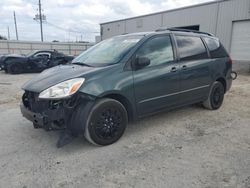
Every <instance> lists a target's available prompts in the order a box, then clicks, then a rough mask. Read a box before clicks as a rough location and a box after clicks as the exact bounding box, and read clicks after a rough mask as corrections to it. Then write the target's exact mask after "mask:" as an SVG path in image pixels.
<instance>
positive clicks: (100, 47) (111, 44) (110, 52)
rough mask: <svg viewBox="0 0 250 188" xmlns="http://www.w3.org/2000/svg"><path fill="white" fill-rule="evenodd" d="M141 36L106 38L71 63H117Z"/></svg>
mask: <svg viewBox="0 0 250 188" xmlns="http://www.w3.org/2000/svg"><path fill="white" fill-rule="evenodd" d="M142 37H143V36H142V35H134V36H118V37H113V38H110V39H107V40H105V41H103V42H100V43H99V44H97V45H95V46H93V47H91V48H89V49H88V50H86V51H85V52H83V53H82V54H80V55H79V56H78V57H76V58H75V59H74V60H73V62H72V63H78V64H81V63H82V64H85V65H89V66H107V65H111V64H115V63H118V62H119V61H120V60H121V59H122V58H123V57H124V56H125V55H126V54H127V53H128V52H129V51H130V50H131V49H132V48H133V47H134V46H135V44H136V43H137V42H138V41H139V40H140V39H141V38H142Z"/></svg>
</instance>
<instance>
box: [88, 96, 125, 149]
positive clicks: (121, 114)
mask: <svg viewBox="0 0 250 188" xmlns="http://www.w3.org/2000/svg"><path fill="white" fill-rule="evenodd" d="M127 124H128V115H127V111H126V109H125V107H124V106H123V105H122V104H121V103H120V102H118V101H116V100H113V99H101V100H99V101H97V103H96V104H95V105H94V106H93V107H92V109H91V110H90V113H89V115H88V119H87V122H86V126H85V131H84V135H85V138H86V139H87V140H88V141H89V142H90V143H93V144H95V145H101V146H105V145H109V144H113V143H115V142H116V141H117V140H119V139H120V138H121V136H122V135H123V133H124V131H125V129H126V126H127Z"/></svg>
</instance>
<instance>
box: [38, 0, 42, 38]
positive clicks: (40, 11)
mask: <svg viewBox="0 0 250 188" xmlns="http://www.w3.org/2000/svg"><path fill="white" fill-rule="evenodd" d="M38 6H39V20H40V29H41V41H42V42H43V20H42V9H41V0H39V3H38Z"/></svg>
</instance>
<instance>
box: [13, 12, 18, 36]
mask: <svg viewBox="0 0 250 188" xmlns="http://www.w3.org/2000/svg"><path fill="white" fill-rule="evenodd" d="M14 23H15V29H16V40H18V32H17V24H16V13H15V11H14Z"/></svg>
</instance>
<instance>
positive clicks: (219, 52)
mask: <svg viewBox="0 0 250 188" xmlns="http://www.w3.org/2000/svg"><path fill="white" fill-rule="evenodd" d="M204 40H205V42H206V44H207V46H208V49H209V52H210V55H211V57H212V58H220V57H228V54H227V52H226V50H225V48H224V47H223V46H222V44H221V43H220V41H219V40H218V39H216V38H208V37H204Z"/></svg>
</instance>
